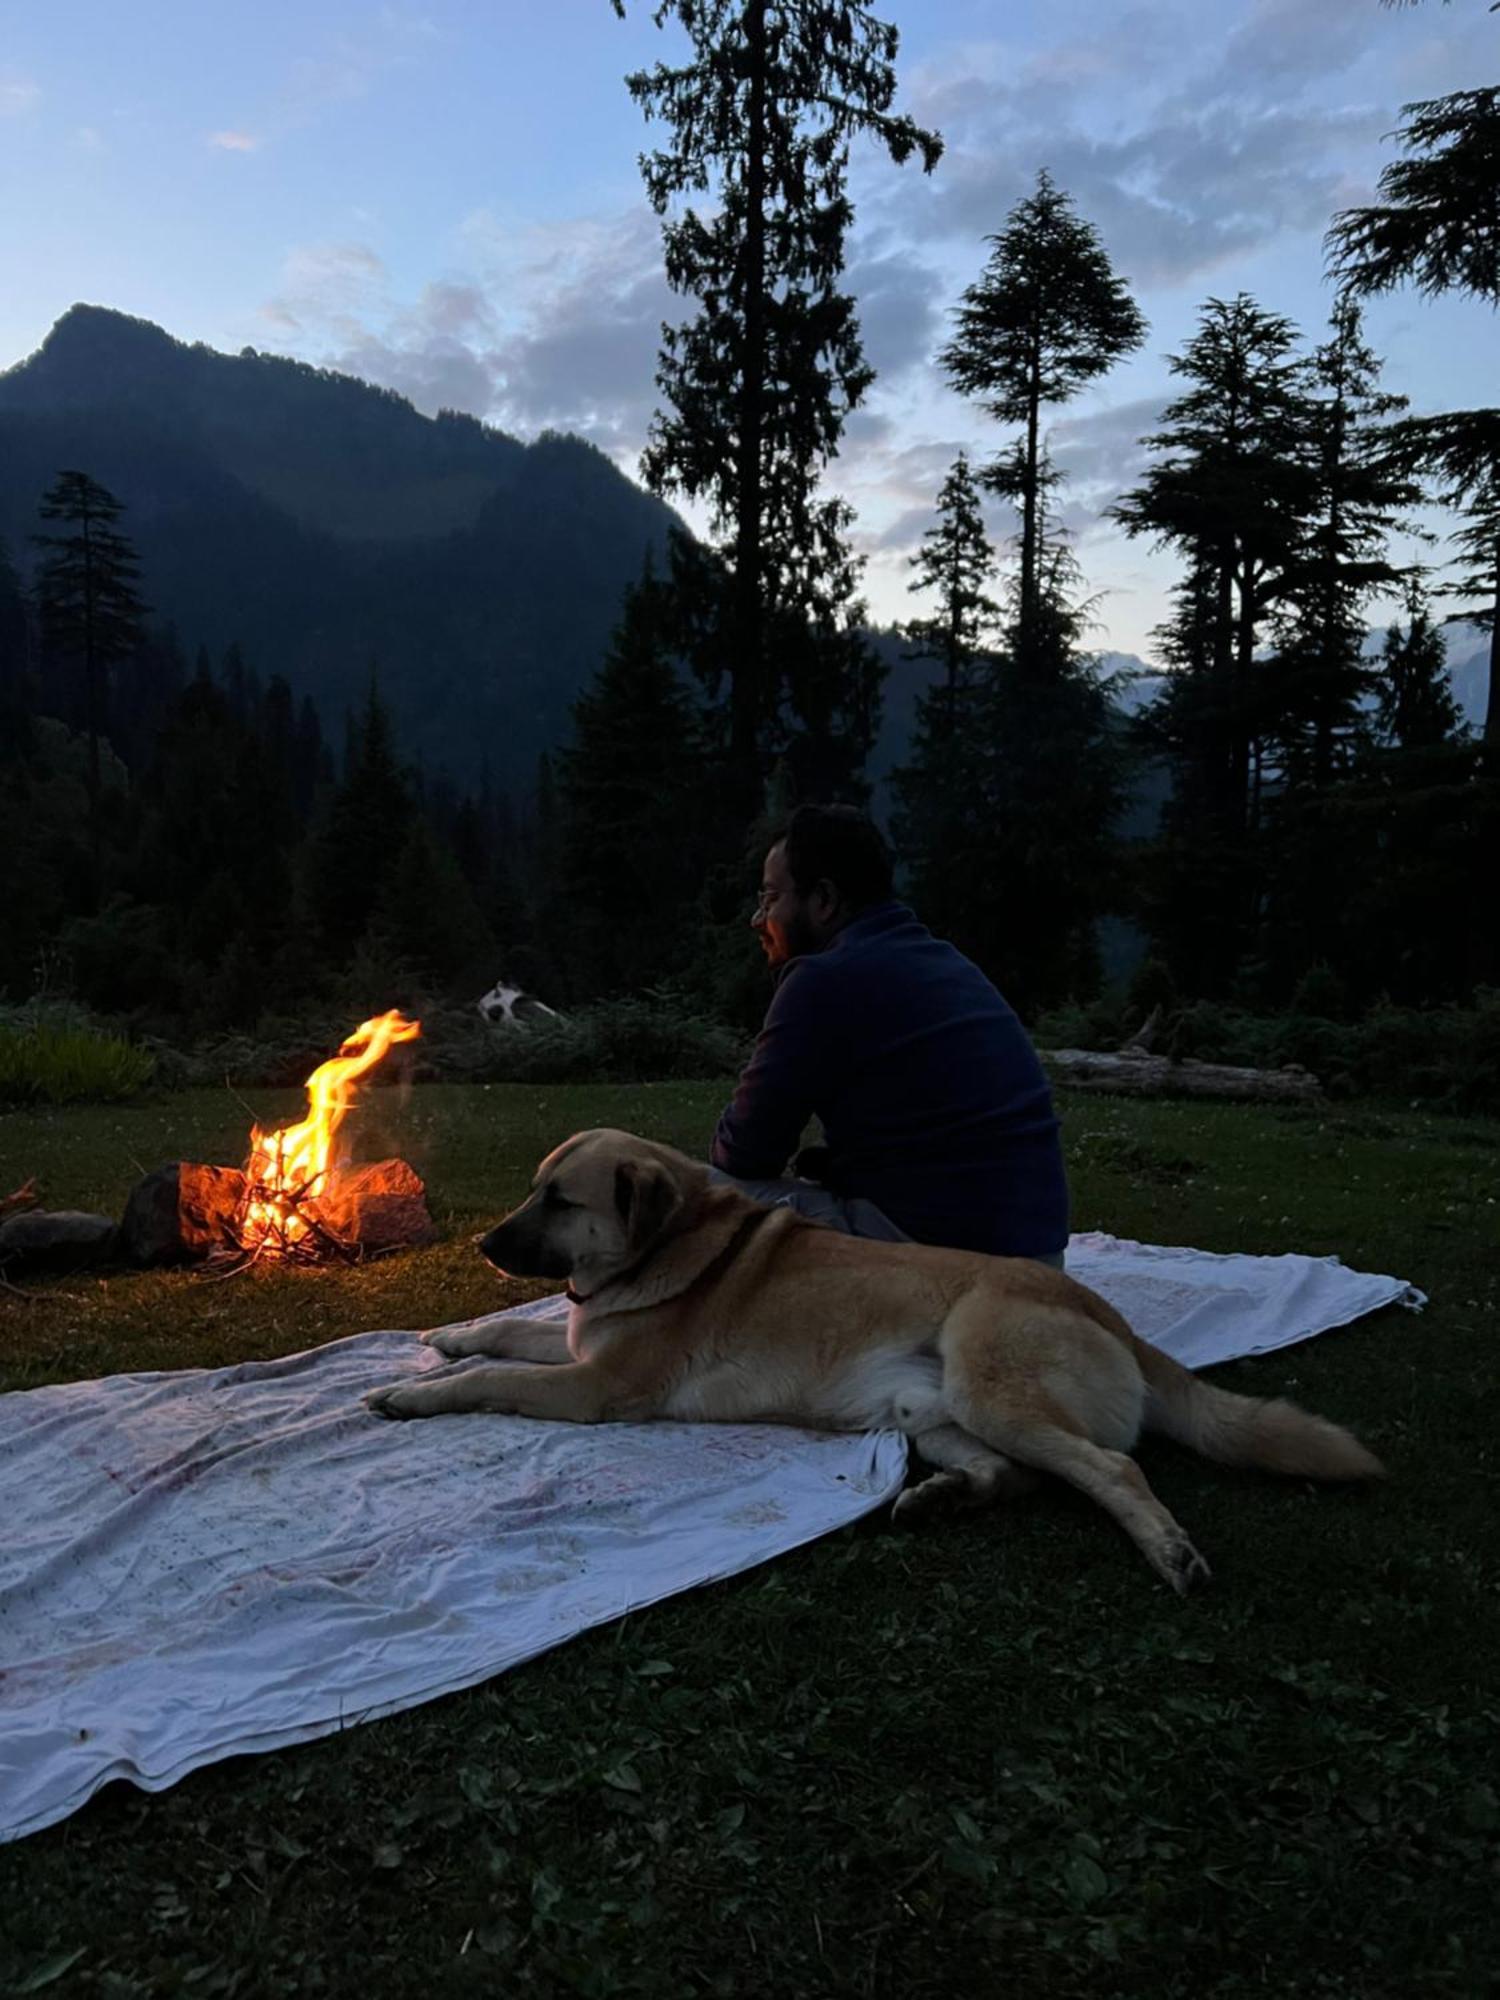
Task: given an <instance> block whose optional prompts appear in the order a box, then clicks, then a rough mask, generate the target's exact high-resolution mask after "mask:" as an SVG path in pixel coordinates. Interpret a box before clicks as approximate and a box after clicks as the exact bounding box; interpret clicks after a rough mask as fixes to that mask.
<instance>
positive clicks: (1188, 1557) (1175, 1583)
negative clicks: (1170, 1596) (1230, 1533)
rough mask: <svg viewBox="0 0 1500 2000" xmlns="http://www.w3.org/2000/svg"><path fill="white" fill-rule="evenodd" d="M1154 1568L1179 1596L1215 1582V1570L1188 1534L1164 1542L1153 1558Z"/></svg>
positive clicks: (1184, 1595)
mask: <svg viewBox="0 0 1500 2000" xmlns="http://www.w3.org/2000/svg"><path fill="white" fill-rule="evenodd" d="M1152 1568H1153V1569H1155V1570H1156V1571H1157V1573H1158V1575H1160V1576H1162V1577H1164V1578H1165V1579H1166V1581H1167V1582H1168V1583H1170V1584H1171V1586H1172V1588H1173V1589H1174V1590H1175V1591H1176V1592H1177V1595H1178V1596H1179V1597H1186V1596H1187V1595H1188V1593H1189V1591H1193V1590H1202V1589H1203V1587H1204V1585H1205V1584H1209V1583H1212V1582H1213V1574H1214V1573H1213V1571H1212V1570H1211V1569H1210V1568H1209V1566H1208V1564H1207V1563H1206V1562H1205V1561H1204V1560H1203V1558H1202V1556H1200V1555H1199V1553H1198V1551H1197V1550H1196V1549H1195V1548H1194V1547H1193V1545H1192V1543H1191V1542H1190V1541H1189V1540H1188V1538H1187V1536H1186V1535H1179V1536H1175V1537H1174V1538H1173V1539H1171V1540H1170V1541H1166V1542H1164V1543H1163V1544H1162V1546H1161V1548H1160V1550H1159V1551H1158V1552H1157V1554H1156V1556H1155V1557H1154V1558H1153V1560H1152Z"/></svg>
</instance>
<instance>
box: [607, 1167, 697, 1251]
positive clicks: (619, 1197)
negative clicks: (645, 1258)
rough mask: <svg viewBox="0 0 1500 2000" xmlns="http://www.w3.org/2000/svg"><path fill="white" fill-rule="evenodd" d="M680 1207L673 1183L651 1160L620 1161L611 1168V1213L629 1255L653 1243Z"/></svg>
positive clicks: (675, 1184)
mask: <svg viewBox="0 0 1500 2000" xmlns="http://www.w3.org/2000/svg"><path fill="white" fill-rule="evenodd" d="M681 1207H682V1193H681V1190H680V1189H679V1188H678V1186H677V1183H676V1181H675V1180H674V1179H673V1177H672V1175H671V1174H670V1173H668V1172H667V1170H666V1168H665V1167H661V1166H658V1165H657V1164H656V1162H655V1161H654V1160H653V1161H648V1162H644V1163H643V1162H640V1161H633V1160H632V1161H627V1160H622V1161H621V1162H620V1164H619V1165H618V1166H617V1167H616V1168H615V1210H616V1212H617V1214H618V1215H619V1218H620V1220H621V1222H622V1223H624V1225H625V1238H626V1241H627V1243H628V1244H629V1246H630V1251H631V1255H632V1256H639V1255H640V1253H641V1252H642V1251H643V1250H645V1249H647V1248H648V1247H649V1246H650V1245H651V1244H652V1243H654V1242H655V1241H656V1239H657V1237H658V1236H660V1235H661V1234H662V1232H663V1231H664V1230H665V1229H666V1228H667V1225H668V1224H669V1223H670V1222H671V1220H672V1218H673V1216H675V1215H676V1213H677V1211H678V1209H680V1208H681Z"/></svg>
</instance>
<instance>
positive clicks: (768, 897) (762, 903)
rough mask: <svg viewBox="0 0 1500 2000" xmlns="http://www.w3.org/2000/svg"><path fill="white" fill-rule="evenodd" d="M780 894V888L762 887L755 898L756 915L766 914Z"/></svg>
mask: <svg viewBox="0 0 1500 2000" xmlns="http://www.w3.org/2000/svg"><path fill="white" fill-rule="evenodd" d="M780 894H781V891H780V890H779V889H762V890H761V892H760V894H759V895H758V896H757V897H756V899H755V915H756V916H757V917H763V916H765V914H766V913H767V911H768V910H769V909H770V907H771V905H772V904H773V903H774V902H775V901H776V898H777V897H778V896H779V895H780Z"/></svg>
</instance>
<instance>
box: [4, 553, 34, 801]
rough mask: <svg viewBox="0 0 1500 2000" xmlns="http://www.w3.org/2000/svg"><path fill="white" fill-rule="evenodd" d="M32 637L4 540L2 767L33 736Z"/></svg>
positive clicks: (18, 579)
mask: <svg viewBox="0 0 1500 2000" xmlns="http://www.w3.org/2000/svg"><path fill="white" fill-rule="evenodd" d="M28 637H29V634H28V629H27V618H26V599H25V596H24V594H23V592H22V589H21V580H20V578H19V577H18V576H17V575H16V572H15V569H14V567H13V565H12V563H11V559H10V551H9V550H8V549H7V548H6V546H5V543H4V541H3V540H0V764H3V763H5V762H6V761H7V760H8V759H9V758H12V757H16V756H19V755H20V754H21V751H22V749H23V748H24V746H25V744H26V743H27V742H28V741H29V739H30V735H31V699H30V693H29V690H28V687H27V682H28V681H29V679H30V673H29V665H30V662H29V658H28V653H29V646H28Z"/></svg>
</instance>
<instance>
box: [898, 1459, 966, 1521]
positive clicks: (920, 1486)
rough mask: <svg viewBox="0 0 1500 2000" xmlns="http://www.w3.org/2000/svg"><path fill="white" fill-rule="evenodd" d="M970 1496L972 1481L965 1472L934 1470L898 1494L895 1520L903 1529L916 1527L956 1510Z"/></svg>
mask: <svg viewBox="0 0 1500 2000" xmlns="http://www.w3.org/2000/svg"><path fill="white" fill-rule="evenodd" d="M968 1499H969V1482H968V1480H967V1479H965V1477H964V1475H963V1474H962V1473H961V1472H934V1473H932V1474H931V1475H930V1476H929V1477H928V1478H926V1479H923V1480H920V1481H919V1482H918V1483H917V1484H916V1485H915V1486H908V1487H906V1488H905V1489H904V1490H903V1491H902V1492H900V1493H898V1494H897V1495H896V1499H895V1504H894V1505H893V1506H892V1508H891V1520H892V1522H893V1523H895V1524H896V1525H898V1526H900V1527H903V1528H914V1527H916V1526H917V1525H918V1523H919V1522H922V1521H930V1520H933V1519H935V1518H936V1517H937V1516H938V1515H940V1514H952V1513H956V1512H957V1511H958V1509H959V1508H961V1507H962V1506H963V1505H964V1503H965V1501H966V1500H968Z"/></svg>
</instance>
